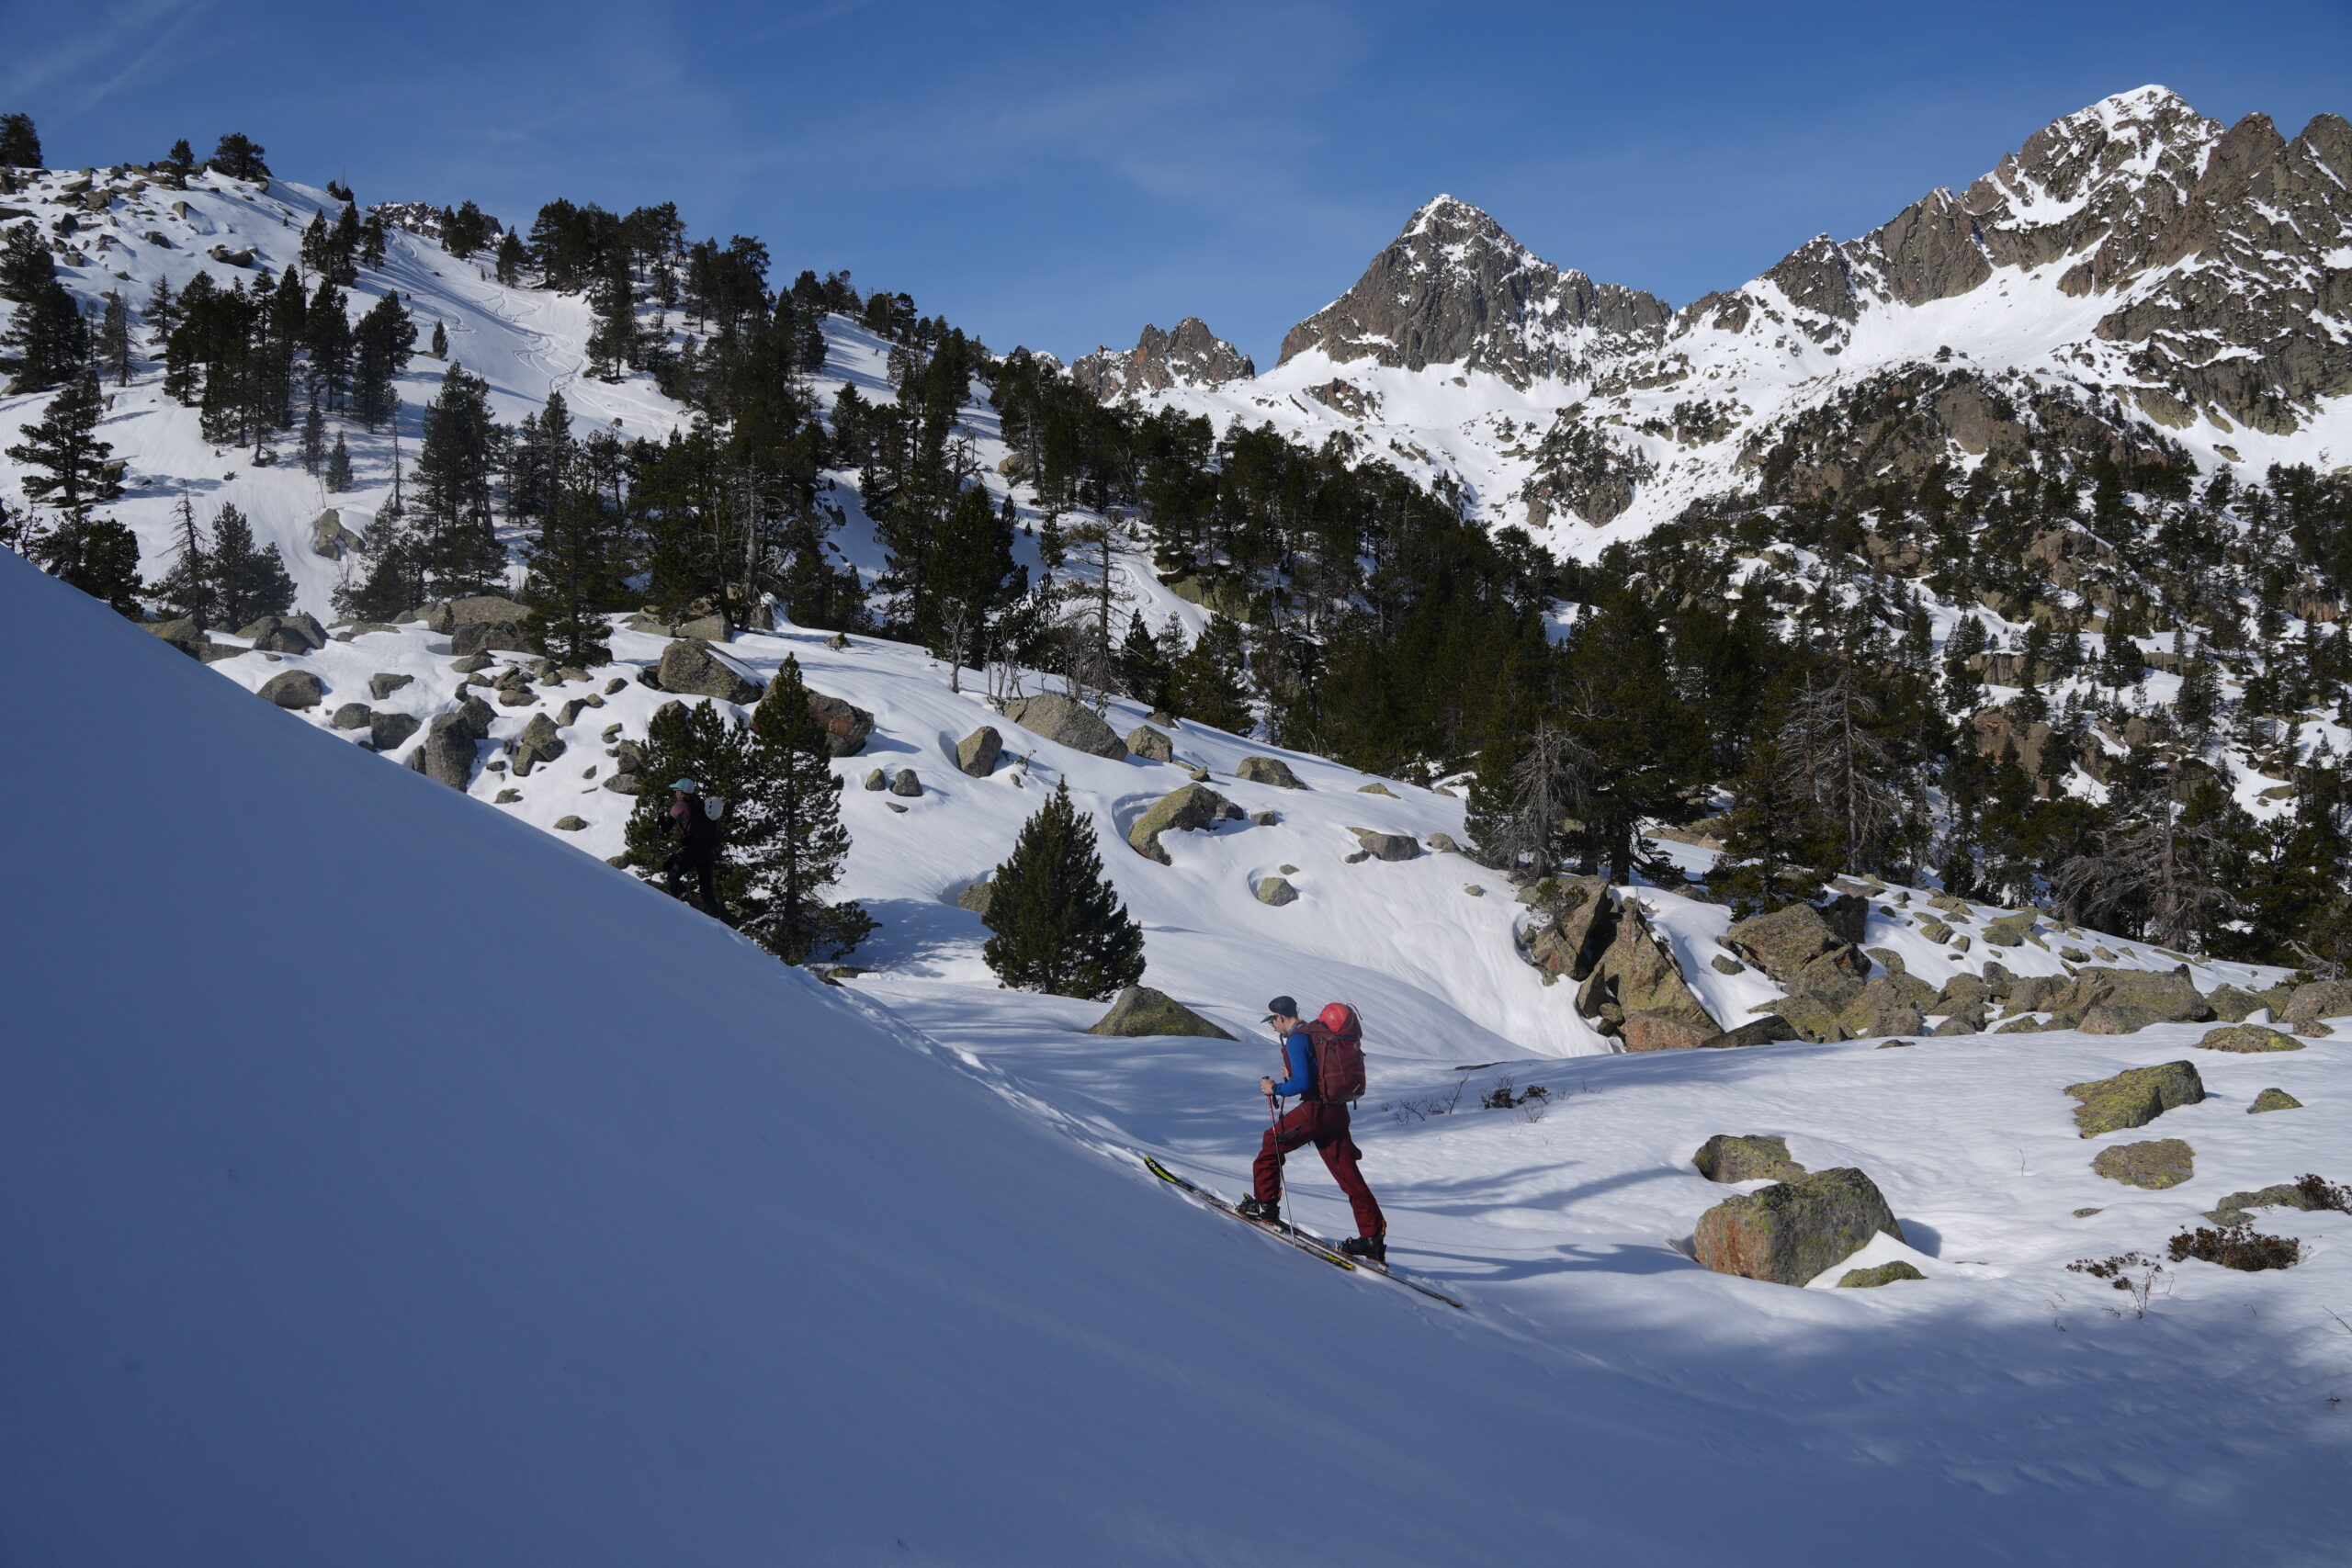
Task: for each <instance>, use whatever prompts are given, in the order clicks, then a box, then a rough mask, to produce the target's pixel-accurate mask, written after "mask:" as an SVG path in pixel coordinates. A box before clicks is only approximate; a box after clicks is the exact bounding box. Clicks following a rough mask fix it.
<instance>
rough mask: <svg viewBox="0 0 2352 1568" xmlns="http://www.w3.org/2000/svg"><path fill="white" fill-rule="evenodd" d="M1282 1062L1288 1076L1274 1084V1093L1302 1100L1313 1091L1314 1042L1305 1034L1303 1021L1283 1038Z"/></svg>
mask: <svg viewBox="0 0 2352 1568" xmlns="http://www.w3.org/2000/svg"><path fill="white" fill-rule="evenodd" d="M1283 1066H1285V1067H1287V1068H1288V1069H1289V1072H1290V1076H1289V1077H1286V1078H1284V1079H1283V1081H1282V1082H1280V1083H1278V1084H1276V1085H1275V1086H1274V1092H1275V1093H1276V1094H1283V1095H1295V1096H1297V1097H1298V1098H1299V1099H1301V1100H1304V1099H1306V1097H1307V1096H1308V1095H1310V1094H1312V1093H1314V1092H1315V1042H1314V1041H1313V1040H1312V1039H1310V1038H1309V1037H1308V1036H1307V1032H1306V1024H1305V1023H1304V1022H1301V1023H1300V1024H1299V1026H1298V1027H1297V1028H1296V1029H1294V1030H1292V1031H1291V1032H1290V1033H1289V1034H1288V1035H1287V1036H1285V1037H1284V1039H1283Z"/></svg>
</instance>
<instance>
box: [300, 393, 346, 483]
mask: <svg viewBox="0 0 2352 1568" xmlns="http://www.w3.org/2000/svg"><path fill="white" fill-rule="evenodd" d="M336 439H337V440H340V439H341V437H340V436H338V437H337V438H336ZM326 457H327V416H326V415H325V414H324V413H323V412H321V410H320V408H319V393H318V389H317V388H315V387H314V388H312V389H311V406H310V409H309V410H308V411H307V412H305V413H304V414H303V415H302V471H303V472H305V473H309V474H315V473H317V472H318V471H319V468H320V466H321V465H322V464H323V463H324V462H325V461H326Z"/></svg>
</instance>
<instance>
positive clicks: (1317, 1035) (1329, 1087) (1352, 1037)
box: [1306, 1002, 1363, 1105]
mask: <svg viewBox="0 0 2352 1568" xmlns="http://www.w3.org/2000/svg"><path fill="white" fill-rule="evenodd" d="M1306 1037H1307V1039H1308V1040H1310V1041H1312V1042H1313V1043H1314V1045H1315V1098H1316V1099H1317V1100H1329V1101H1330V1102H1332V1103H1333V1104H1335V1105H1348V1104H1352V1103H1353V1102H1355V1101H1356V1100H1362V1099H1363V1020H1361V1019H1359V1018H1358V1017H1356V1010H1355V1009H1353V1008H1351V1007H1350V1006H1349V1005H1348V1004H1347V1003H1345V1002H1333V1003H1332V1004H1331V1005H1330V1006H1329V1007H1327V1008H1325V1009H1324V1010H1323V1012H1322V1015H1321V1016H1320V1017H1318V1018H1317V1019H1316V1021H1314V1022H1313V1023H1310V1024H1308V1025H1307V1026H1306Z"/></svg>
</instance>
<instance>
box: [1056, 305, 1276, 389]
mask: <svg viewBox="0 0 2352 1568" xmlns="http://www.w3.org/2000/svg"><path fill="white" fill-rule="evenodd" d="M1257 373H1258V367H1257V366H1256V365H1254V364H1252V363H1251V362H1250V356H1249V355H1246V354H1244V353H1242V352H1241V351H1240V350H1239V349H1238V348H1236V347H1234V346H1233V345H1232V344H1229V343H1227V342H1226V341H1225V340H1224V339H1223V338H1221V337H1219V336H1217V335H1216V333H1213V332H1211V331H1209V329H1208V325H1207V323H1205V322H1204V321H1202V320H1201V319H1200V318H1199V317H1198V316H1187V317H1185V318H1184V319H1183V320H1182V321H1179V322H1177V323H1176V325H1175V327H1174V329H1173V330H1172V331H1169V332H1161V331H1160V330H1159V328H1158V327H1154V326H1147V327H1145V328H1144V330H1143V335H1142V336H1141V337H1140V338H1138V339H1137V340H1136V345H1135V347H1133V348H1131V349H1129V350H1127V351H1126V352H1125V353H1124V354H1123V353H1121V352H1120V351H1119V350H1117V349H1114V348H1112V347H1110V346H1109V345H1108V344H1105V345H1104V346H1103V347H1101V348H1098V349H1096V350H1095V351H1094V352H1093V353H1091V354H1086V355H1080V356H1079V357H1078V358H1076V359H1074V360H1072V361H1071V362H1070V367H1069V376H1070V379H1071V380H1073V381H1076V382H1077V383H1078V384H1079V385H1080V386H1081V387H1083V388H1085V389H1087V390H1088V391H1089V392H1091V393H1093V394H1094V396H1095V398H1096V400H1099V401H1102V402H1106V403H1114V402H1118V401H1120V400H1125V399H1132V398H1135V397H1136V396H1138V395H1140V394H1142V393H1144V392H1157V391H1163V390H1165V389H1168V388H1170V387H1214V386H1217V385H1219V384H1220V383H1222V382H1226V381H1240V380H1246V379H1248V378H1250V377H1252V376H1255V375H1256V374H1257Z"/></svg>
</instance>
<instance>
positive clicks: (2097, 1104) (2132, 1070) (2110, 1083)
mask: <svg viewBox="0 0 2352 1568" xmlns="http://www.w3.org/2000/svg"><path fill="white" fill-rule="evenodd" d="M2005 1032H2006V1031H2005ZM2066 1092H2067V1093H2068V1094H2071V1095H2073V1096H2074V1097H2075V1099H2076V1100H2081V1101H2082V1104H2081V1105H2079V1106H2078V1107H2076V1108H2075V1127H2076V1128H2077V1129H2079V1130H2080V1132H2081V1134H2082V1135H2083V1136H2084V1137H2086V1138H2096V1137H2098V1135H2099V1134H2102V1133H2113V1132H2118V1131H2120V1130H2121V1129H2123V1128H2125V1127H2144V1126H2146V1125H2147V1124H2148V1123H2149V1122H2153V1121H2154V1120H2155V1119H2156V1118H2157V1117H2159V1116H2161V1115H2163V1114H2164V1113H2165V1111H2170V1110H2172V1109H2174V1108H2175V1107H2176V1106H2182V1105H2194V1104H2196V1103H2197V1102H2198V1101H2199V1100H2203V1099H2204V1098H2205V1082H2204V1080H2203V1079H2202V1078H2199V1077H2198V1076H2197V1068H2196V1066H2195V1064H2193V1063H2189V1062H2165V1063H2162V1064H2160V1065H2158V1066H2153V1067H2128V1068H2126V1069H2124V1070H2123V1071H2122V1072H2120V1073H2118V1074H2116V1075H2115V1076H2114V1077H2111V1078H2096V1079H2093V1080H2092V1081H2090V1082H2088V1083H2078V1084H2068V1085H2067V1086H2066Z"/></svg>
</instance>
